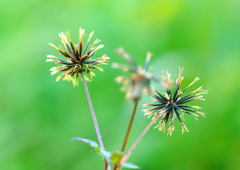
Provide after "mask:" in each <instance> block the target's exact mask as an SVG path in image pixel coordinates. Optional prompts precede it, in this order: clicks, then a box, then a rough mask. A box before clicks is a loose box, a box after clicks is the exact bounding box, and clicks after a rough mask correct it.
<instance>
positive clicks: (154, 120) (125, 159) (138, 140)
mask: <svg viewBox="0 0 240 170" xmlns="http://www.w3.org/2000/svg"><path fill="white" fill-rule="evenodd" d="M161 115H162V114H161V113H159V114H158V115H156V116H155V117H154V119H152V121H151V122H150V123H149V124H148V125H147V127H146V128H145V129H144V130H143V131H142V133H141V134H140V135H139V137H138V138H137V139H136V141H135V142H134V143H133V145H132V146H131V148H130V149H129V150H128V152H127V153H126V155H125V156H124V157H123V159H122V161H121V163H124V162H126V161H127V160H128V158H129V157H130V155H131V154H132V152H133V150H134V149H135V147H136V146H137V144H138V143H139V142H140V140H141V139H142V138H143V136H144V135H145V134H146V132H147V131H148V130H149V128H150V127H151V126H152V125H153V124H154V123H156V121H157V120H158V118H159V117H160V116H161Z"/></svg>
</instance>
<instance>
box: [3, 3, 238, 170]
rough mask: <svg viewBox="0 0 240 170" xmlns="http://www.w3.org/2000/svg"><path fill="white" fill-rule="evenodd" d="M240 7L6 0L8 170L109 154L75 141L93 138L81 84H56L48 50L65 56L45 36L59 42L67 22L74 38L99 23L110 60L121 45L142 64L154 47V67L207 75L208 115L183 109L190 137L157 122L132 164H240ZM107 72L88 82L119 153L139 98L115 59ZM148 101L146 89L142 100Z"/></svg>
mask: <svg viewBox="0 0 240 170" xmlns="http://www.w3.org/2000/svg"><path fill="white" fill-rule="evenodd" d="M239 7H240V1H236V0H228V1H226V0H223V1H207V0H203V1H191V0H187V1H183V0H171V1H166V0H160V1H158V0H149V1H137V0H131V1H129V0H122V1H117V0H112V1H103V0H89V1H77V0H72V1H68V2H66V1H62V0H59V1H56V0H50V1H40V0H36V1H17V0H12V1H6V0H2V1H1V2H0V9H1V10H0V16H1V24H0V46H1V56H2V60H1V63H2V64H1V67H0V83H1V90H0V96H1V102H0V137H1V138H0V151H1V152H0V165H1V169H7V170H16V169H17V170H28V169H36V170H37V169H41V170H48V169H51V170H52V169H56V170H61V169H69V170H79V169H101V168H102V161H101V160H99V158H98V157H97V156H93V155H92V154H91V153H90V152H89V147H87V146H85V145H84V144H81V143H79V142H77V141H71V140H70V139H71V138H72V137H76V136H81V137H84V138H88V139H93V140H95V141H96V136H95V130H94V127H93V126H92V122H91V116H90V114H89V110H88V105H87V101H86V99H85V94H84V90H83V88H82V87H79V86H78V87H75V88H74V87H73V86H72V84H71V83H69V82H67V81H60V82H58V83H55V80H54V77H52V76H50V73H49V68H50V67H51V66H52V64H50V63H46V62H45V60H46V55H47V54H53V55H59V53H58V52H57V51H56V50H54V49H53V48H52V47H50V46H49V45H48V43H49V42H52V43H54V44H59V37H58V33H59V32H61V31H67V30H69V31H70V32H71V37H72V40H73V42H77V41H78V29H79V27H83V28H85V29H86V34H87V35H88V34H89V33H90V31H91V30H94V31H95V35H94V37H95V38H100V39H101V40H102V42H101V43H102V44H104V45H105V48H104V49H102V53H106V54H108V56H109V57H110V58H111V59H110V63H113V62H118V63H122V59H121V58H120V57H119V56H117V54H115V52H114V49H116V48H117V47H119V46H122V47H124V48H125V49H126V51H128V52H129V53H130V54H131V55H132V56H134V57H135V60H136V62H137V63H142V62H143V61H144V59H145V57H146V55H145V54H146V52H147V51H149V52H152V53H154V56H153V57H152V59H151V63H150V66H152V72H153V73H154V74H158V75H159V74H161V70H162V69H164V70H167V71H169V72H170V73H171V75H172V78H173V79H174V78H176V77H177V75H178V67H179V66H181V67H184V68H185V71H184V77H185V79H184V82H183V86H186V85H188V84H189V83H190V82H191V81H192V80H193V79H194V78H195V77H200V78H201V80H200V81H199V82H198V83H196V84H197V85H199V86H200V85H203V88H204V89H209V94H208V95H206V96H205V98H206V101H205V102H202V101H196V103H195V104H196V105H198V104H199V105H201V107H202V108H203V109H202V111H203V112H205V113H207V114H206V117H207V118H206V119H205V118H199V121H198V122H196V121H195V120H194V118H193V117H191V116H189V117H186V121H187V124H188V129H189V130H190V133H185V134H184V135H182V134H181V125H179V126H177V125H176V127H175V133H174V135H173V136H171V137H169V136H166V134H163V133H161V132H159V131H157V130H154V129H151V130H150V131H149V132H148V133H147V134H146V136H145V137H144V138H143V140H142V141H141V142H140V144H139V145H138V147H137V148H136V149H135V151H134V152H133V154H132V156H131V158H130V159H129V162H133V163H134V164H136V165H138V166H140V167H142V169H148V170H155V169H161V168H164V169H168V170H176V169H189V170H190V169H196V170H198V169H199V170H202V169H211V170H212V169H227V170H229V169H230V170H235V169H238V168H239V166H240V163H239V159H240V152H239V149H240V147H239V143H240V132H239V130H240V114H239V113H240V108H239V107H237V105H236V104H238V101H239V95H240V90H239V87H240V79H239V78H238V76H239V75H238V74H239V70H240V69H239V63H240V48H239V47H240V20H239V15H240V11H239ZM88 31H89V32H88ZM96 55H98V53H97V54H96ZM30 59H31V61H30ZM104 70H105V71H104V72H103V73H101V75H99V76H96V77H94V82H92V83H89V90H90V93H91V97H92V101H93V104H94V108H95V112H96V115H97V118H98V122H99V126H100V129H101V132H102V137H103V140H104V142H105V143H104V144H105V147H106V150H108V151H114V150H119V149H120V148H121V145H122V140H116V139H122V138H123V136H124V134H125V130H126V129H125V128H121V127H122V126H123V127H126V126H127V124H128V120H129V117H130V114H131V109H132V103H130V102H128V101H126V100H125V98H124V93H120V92H119V88H120V86H121V85H119V84H117V83H115V82H114V78H115V77H116V76H118V75H121V73H122V72H121V70H116V69H112V68H111V67H110V66H105V67H104ZM149 70H151V67H149ZM174 76H175V77H174ZM197 85H196V86H197ZM155 88H156V89H157V90H158V91H162V90H163V89H162V87H159V86H158V87H157V86H155ZM81 96H82V100H81V101H79V100H80V99H79V98H81ZM148 102H149V97H147V96H146V95H144V96H143V99H142V100H141V103H148ZM200 102H201V104H200ZM141 103H140V104H139V106H141ZM141 109H142V108H141V107H138V109H137V114H136V118H135V121H134V127H133V129H132V132H131V136H130V139H129V143H128V144H129V145H128V146H127V148H128V147H129V146H130V144H131V143H132V142H133V141H134V140H135V138H136V137H137V136H138V135H139V134H140V132H141V131H142V130H143V128H144V127H145V126H146V125H147V124H148V123H149V119H146V118H145V117H144V116H143V114H144V113H143V112H141ZM191 119H193V121H189V120H191ZM119 136H120V137H121V138H119ZM99 167H100V168H99Z"/></svg>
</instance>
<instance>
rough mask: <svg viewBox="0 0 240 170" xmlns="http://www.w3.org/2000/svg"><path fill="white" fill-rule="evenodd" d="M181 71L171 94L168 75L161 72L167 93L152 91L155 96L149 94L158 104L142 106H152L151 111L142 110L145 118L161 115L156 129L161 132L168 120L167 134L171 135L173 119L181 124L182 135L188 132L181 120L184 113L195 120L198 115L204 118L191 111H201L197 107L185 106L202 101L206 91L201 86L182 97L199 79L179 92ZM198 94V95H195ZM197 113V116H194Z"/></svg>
mask: <svg viewBox="0 0 240 170" xmlns="http://www.w3.org/2000/svg"><path fill="white" fill-rule="evenodd" d="M182 71H183V69H180V68H179V77H178V79H177V80H176V87H175V90H174V91H173V92H171V80H170V74H169V73H168V72H166V74H165V73H164V72H163V77H164V79H165V80H164V82H165V87H166V91H167V93H163V94H164V95H162V94H161V93H159V92H158V91H157V90H156V89H154V88H153V89H152V90H153V91H154V92H155V94H153V93H152V94H151V96H152V97H153V99H154V101H156V102H158V103H156V104H144V105H143V107H146V106H154V107H153V108H151V109H144V110H143V111H144V112H145V114H144V115H146V116H149V117H150V116H153V117H155V116H157V115H158V116H159V114H161V116H160V118H161V120H160V122H159V123H158V125H157V127H158V129H159V130H160V131H161V130H163V131H164V132H165V130H166V123H167V122H168V119H170V123H169V128H168V130H167V131H168V134H170V135H172V132H173V131H174V118H175V117H177V118H178V120H179V121H180V122H181V124H182V133H184V131H187V132H188V129H187V127H186V125H185V124H184V123H183V121H182V119H183V120H184V117H183V115H184V113H186V114H190V115H192V116H194V117H195V118H196V120H197V117H198V115H197V114H200V115H202V116H203V117H205V116H204V115H205V113H203V112H199V111H196V110H192V109H191V108H194V109H201V108H200V107H199V106H191V105H186V104H187V103H189V102H190V101H193V100H204V99H203V98H202V97H203V96H202V94H206V93H207V90H203V89H202V86H201V87H199V88H197V89H196V90H194V91H192V92H190V93H188V94H187V95H185V96H183V93H184V92H185V91H186V90H187V89H188V88H189V87H190V86H192V85H193V84H194V83H195V82H196V81H198V80H199V78H198V77H197V78H195V79H194V80H193V82H192V83H190V84H189V85H188V86H187V87H186V88H185V89H184V90H182V91H181V90H180V85H181V82H182V80H183V76H182ZM196 92H199V93H196ZM195 113H197V114H195Z"/></svg>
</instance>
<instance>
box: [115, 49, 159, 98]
mask: <svg viewBox="0 0 240 170" xmlns="http://www.w3.org/2000/svg"><path fill="white" fill-rule="evenodd" d="M116 53H117V54H118V55H120V56H121V57H123V58H124V59H126V60H127V61H128V63H129V66H126V65H122V64H118V63H113V64H112V67H113V68H118V69H121V70H123V71H125V72H130V74H129V75H126V76H119V77H117V78H116V81H117V82H118V83H122V84H123V86H122V88H121V90H122V91H126V98H127V99H128V100H133V101H134V100H137V99H139V98H141V94H142V90H143V88H146V92H147V93H148V94H150V93H151V90H150V81H151V80H154V81H156V82H160V78H159V77H157V76H154V75H153V74H152V73H150V72H147V68H148V65H149V61H150V59H151V57H152V54H151V53H147V57H146V60H145V64H144V66H143V67H141V66H139V65H137V63H136V62H135V61H134V59H133V58H132V57H131V56H130V55H129V54H128V53H127V52H126V51H125V50H124V49H123V48H118V49H117V50H116Z"/></svg>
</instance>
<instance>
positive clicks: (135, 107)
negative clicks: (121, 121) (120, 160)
mask: <svg viewBox="0 0 240 170" xmlns="http://www.w3.org/2000/svg"><path fill="white" fill-rule="evenodd" d="M138 101H139V100H138V99H136V100H134V107H133V111H132V115H131V119H130V121H129V124H128V128H127V132H126V135H125V139H124V142H123V146H122V150H121V151H122V152H124V150H125V148H126V146H127V142H128V139H129V135H130V131H131V128H132V124H133V120H134V117H135V114H136V110H137V105H138Z"/></svg>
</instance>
